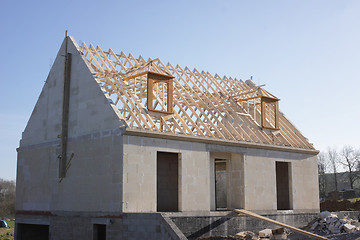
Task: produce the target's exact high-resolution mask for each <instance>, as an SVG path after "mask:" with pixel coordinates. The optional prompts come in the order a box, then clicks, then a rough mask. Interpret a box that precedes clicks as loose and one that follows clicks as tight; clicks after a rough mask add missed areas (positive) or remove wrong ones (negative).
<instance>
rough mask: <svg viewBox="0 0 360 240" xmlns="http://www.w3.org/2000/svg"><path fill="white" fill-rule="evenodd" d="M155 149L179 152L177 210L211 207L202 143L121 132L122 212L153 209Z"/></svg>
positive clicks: (207, 157) (207, 160)
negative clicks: (122, 140) (122, 170)
mask: <svg viewBox="0 0 360 240" xmlns="http://www.w3.org/2000/svg"><path fill="white" fill-rule="evenodd" d="M157 152H171V153H178V154H179V156H180V164H179V211H209V210H210V198H209V196H210V169H209V165H210V158H209V153H208V152H207V151H206V148H205V144H201V143H194V142H183V141H175V140H166V139H158V138H149V137H140V136H127V135H125V136H124V188H123V191H124V193H123V195H124V212H146V211H150V212H155V211H156V209H157V207H156V159H157Z"/></svg>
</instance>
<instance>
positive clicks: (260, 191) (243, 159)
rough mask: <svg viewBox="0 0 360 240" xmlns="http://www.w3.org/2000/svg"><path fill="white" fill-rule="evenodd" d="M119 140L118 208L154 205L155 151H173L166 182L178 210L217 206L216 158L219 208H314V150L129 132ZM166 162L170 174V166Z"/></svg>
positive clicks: (314, 210)
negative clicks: (120, 189) (120, 197)
mask: <svg viewBox="0 0 360 240" xmlns="http://www.w3.org/2000/svg"><path fill="white" fill-rule="evenodd" d="M123 143H124V147H123V149H124V157H123V159H124V160H123V161H124V165H123V170H124V173H123V199H124V203H123V206H124V208H123V211H124V212H156V211H158V206H157V205H158V204H159V201H158V200H157V198H159V196H162V195H161V194H160V195H159V194H158V191H159V189H158V183H157V181H159V180H158V178H159V176H158V175H159V174H158V171H161V169H159V166H157V165H158V164H159V163H160V162H159V154H160V153H166V154H170V155H171V154H177V162H176V163H175V165H176V167H177V168H176V171H178V174H177V175H178V182H177V185H172V187H174V188H177V193H178V202H177V204H178V209H177V210H178V211H180V212H191V211H197V212H199V211H204V212H209V211H215V210H219V208H218V207H217V205H219V204H218V203H217V201H218V198H219V197H218V195H219V193H217V188H218V187H217V186H216V183H218V180H219V179H216V176H217V170H216V166H215V165H216V163H217V162H219V163H221V164H225V165H223V166H224V167H223V169H220V170H222V172H224V173H221V174H223V176H225V177H224V179H225V180H222V181H223V182H224V184H223V188H224V190H223V191H222V192H221V194H224V195H226V196H225V197H224V198H222V201H225V203H222V204H225V209H228V210H231V209H234V208H244V209H247V210H251V211H256V212H257V213H260V214H276V213H278V212H279V211H282V210H290V211H291V212H292V213H317V212H319V193H318V178H317V175H318V174H317V160H316V156H315V155H311V154H304V153H297V152H285V151H275V150H268V149H255V148H246V147H236V146H226V145H218V144H210V143H201V142H193V141H180V140H173V139H171V140H170V139H162V138H153V137H146V136H132V135H124V138H123ZM172 159H173V158H172ZM169 161H170V158H169ZM166 168H167V170H166V171H168V175H172V173H171V172H173V169H172V167H169V166H167V167H166ZM284 179H285V180H284ZM168 182H173V177H172V178H170V177H169V178H168ZM169 184H170V183H169ZM169 184H168V185H169ZM162 185H164V184H162ZM165 187H166V186H165ZM164 196H165V195H164ZM284 196H285V197H284ZM284 201H285V203H283V202H284ZM221 210H223V208H222V209H221Z"/></svg>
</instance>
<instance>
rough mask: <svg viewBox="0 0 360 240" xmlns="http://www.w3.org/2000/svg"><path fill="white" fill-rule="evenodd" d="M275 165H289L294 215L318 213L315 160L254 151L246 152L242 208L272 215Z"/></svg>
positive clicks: (294, 154) (274, 200)
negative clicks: (279, 162)
mask: <svg viewBox="0 0 360 240" xmlns="http://www.w3.org/2000/svg"><path fill="white" fill-rule="evenodd" d="M276 161H283V162H289V163H290V205H291V208H292V210H293V212H294V213H296V212H302V213H303V212H318V211H319V192H318V178H317V175H318V174H317V160H316V156H312V155H306V154H299V153H287V152H278V151H270V150H255V149H248V151H247V154H246V156H245V166H244V168H245V169H244V173H245V208H246V209H248V210H255V211H258V212H262V213H273V212H274V210H276V209H277V201H276V174H275V164H276ZM261 200H262V201H261Z"/></svg>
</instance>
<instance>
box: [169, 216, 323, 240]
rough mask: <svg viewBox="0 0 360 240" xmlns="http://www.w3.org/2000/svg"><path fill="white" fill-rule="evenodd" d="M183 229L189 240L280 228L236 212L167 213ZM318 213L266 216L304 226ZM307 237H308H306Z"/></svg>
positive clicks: (292, 224) (296, 225) (295, 225)
mask: <svg viewBox="0 0 360 240" xmlns="http://www.w3.org/2000/svg"><path fill="white" fill-rule="evenodd" d="M164 215H165V216H168V217H170V218H171V219H172V221H173V222H174V223H175V224H176V226H177V227H178V228H179V229H180V230H181V231H182V233H183V234H184V235H185V236H186V237H187V239H189V240H193V239H198V238H200V237H210V236H213V237H214V238H215V237H216V236H219V235H222V236H229V235H232V236H234V235H236V233H238V232H241V231H251V232H258V231H260V230H263V229H265V228H270V229H274V228H278V227H279V226H278V225H275V224H272V223H268V222H265V221H262V220H259V219H256V218H253V217H248V216H244V215H241V216H239V215H237V214H235V213H234V212H229V211H226V212H210V213H207V214H203V213H199V212H196V213H186V214H185V213H166V214H164ZM317 216H318V214H316V213H302V214H293V213H286V214H269V215H264V217H267V218H270V219H273V220H276V221H279V222H283V223H287V224H289V225H291V226H294V227H303V226H306V225H307V224H309V222H311V221H312V220H314V219H315V218H317ZM305 238H306V237H305ZM265 239H266V238H265ZM306 239H308V238H306Z"/></svg>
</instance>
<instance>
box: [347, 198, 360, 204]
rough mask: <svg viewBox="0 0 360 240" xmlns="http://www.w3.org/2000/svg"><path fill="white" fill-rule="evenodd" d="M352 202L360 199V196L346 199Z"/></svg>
mask: <svg viewBox="0 0 360 240" xmlns="http://www.w3.org/2000/svg"><path fill="white" fill-rule="evenodd" d="M346 200H348V201H350V202H352V203H354V202H356V201H360V198H350V199H346Z"/></svg>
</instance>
